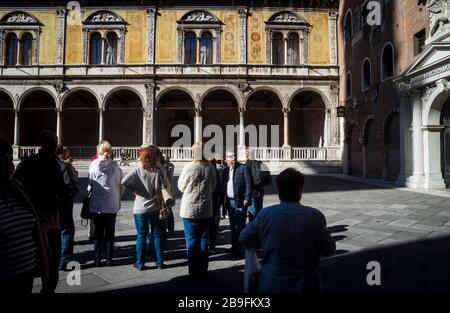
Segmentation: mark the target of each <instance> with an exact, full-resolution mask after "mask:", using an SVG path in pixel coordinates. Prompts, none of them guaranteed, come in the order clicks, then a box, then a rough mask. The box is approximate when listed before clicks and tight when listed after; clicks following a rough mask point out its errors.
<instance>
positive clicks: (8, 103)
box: [0, 88, 15, 144]
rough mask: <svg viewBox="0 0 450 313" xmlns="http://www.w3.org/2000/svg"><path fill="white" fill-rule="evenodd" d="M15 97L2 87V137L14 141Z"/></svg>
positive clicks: (0, 111)
mask: <svg viewBox="0 0 450 313" xmlns="http://www.w3.org/2000/svg"><path fill="white" fill-rule="evenodd" d="M14 107H15V105H14V98H13V97H11V94H10V93H9V92H7V91H6V90H4V89H2V88H0V138H1V139H4V140H6V141H8V142H9V143H10V144H13V143H15V142H14V139H15V138H14V119H15V112H14Z"/></svg>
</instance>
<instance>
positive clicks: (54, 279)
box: [41, 228, 61, 294]
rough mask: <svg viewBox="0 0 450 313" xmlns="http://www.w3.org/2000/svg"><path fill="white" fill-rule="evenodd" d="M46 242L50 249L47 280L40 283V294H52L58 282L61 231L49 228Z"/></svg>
mask: <svg viewBox="0 0 450 313" xmlns="http://www.w3.org/2000/svg"><path fill="white" fill-rule="evenodd" d="M47 240H48V244H49V248H50V255H49V258H48V270H49V277H48V280H47V281H45V282H43V283H42V289H41V293H46V294H48V293H54V292H55V289H56V286H58V281H59V269H58V267H59V260H60V258H61V230H60V229H59V228H50V229H49V230H48V231H47Z"/></svg>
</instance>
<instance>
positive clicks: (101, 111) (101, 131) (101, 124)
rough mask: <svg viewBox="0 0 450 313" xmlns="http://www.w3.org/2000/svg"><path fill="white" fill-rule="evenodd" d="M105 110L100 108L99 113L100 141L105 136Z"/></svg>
mask: <svg viewBox="0 0 450 313" xmlns="http://www.w3.org/2000/svg"><path fill="white" fill-rule="evenodd" d="M104 112H105V111H104V110H103V108H102V109H98V113H99V124H98V142H101V141H102V140H103V136H104V125H103V114H104Z"/></svg>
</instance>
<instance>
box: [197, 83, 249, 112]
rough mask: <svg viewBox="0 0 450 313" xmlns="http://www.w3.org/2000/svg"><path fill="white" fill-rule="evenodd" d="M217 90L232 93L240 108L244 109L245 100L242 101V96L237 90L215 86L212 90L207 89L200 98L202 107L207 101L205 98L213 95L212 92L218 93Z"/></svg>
mask: <svg viewBox="0 0 450 313" xmlns="http://www.w3.org/2000/svg"><path fill="white" fill-rule="evenodd" d="M217 90H224V91H227V92H229V93H231V94H232V95H233V96H234V98H235V99H236V101H237V103H238V105H239V107H240V108H242V107H243V100H242V97H241V94H240V93H239V92H238V91H237V90H235V89H233V88H229V87H225V86H215V87H211V88H209V89H207V90H206V91H205V92H204V93H203V95H202V96H201V98H200V101H199V105H200V107H202V104H203V101H204V100H205V98H206V97H207V96H208V95H209V94H211V93H212V92H214V91H217Z"/></svg>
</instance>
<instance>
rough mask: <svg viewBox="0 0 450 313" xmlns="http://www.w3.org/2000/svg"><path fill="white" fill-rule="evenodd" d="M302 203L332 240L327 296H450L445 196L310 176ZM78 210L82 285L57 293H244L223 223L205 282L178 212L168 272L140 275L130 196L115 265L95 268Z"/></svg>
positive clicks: (449, 211)
mask: <svg viewBox="0 0 450 313" xmlns="http://www.w3.org/2000/svg"><path fill="white" fill-rule="evenodd" d="M83 184H85V181H84V180H83V179H81V185H83ZM177 196H178V197H180V196H181V195H180V194H178V195H177ZM177 203H178V204H179V203H180V201H179V200H178V201H177ZM273 203H277V196H276V194H275V188H274V186H271V187H270V188H269V190H268V192H267V195H266V197H265V201H264V204H265V205H270V204H273ZM302 203H304V204H305V205H310V206H313V207H316V208H318V209H320V210H321V211H322V212H323V213H324V214H325V216H326V217H327V222H328V225H329V228H330V230H331V232H332V233H333V236H334V238H335V240H336V241H337V251H336V254H335V255H334V256H332V257H329V258H326V259H323V260H322V262H321V267H322V274H323V282H324V291H325V292H431V291H447V292H448V291H450V193H448V194H447V193H445V192H443V193H442V194H441V196H438V195H434V194H426V193H418V192H412V191H410V190H406V189H398V188H384V187H380V186H374V185H367V184H361V183H358V182H353V181H349V180H344V179H340V178H337V177H332V176H307V177H306V185H305V192H304V196H303V200H302ZM80 208H81V203H80V199H77V203H76V205H75V212H74V216H75V223H76V228H77V231H76V238H75V239H76V245H75V259H76V260H77V261H79V262H80V263H81V268H82V276H81V286H69V285H68V284H67V283H66V279H65V278H66V275H67V273H64V272H60V273H61V280H60V284H59V286H58V289H57V292H109V291H116V292H117V291H120V292H180V293H186V292H189V293H197V292H198V293H222V292H224V293H236V292H237V293H240V292H242V290H243V269H244V266H243V265H244V262H243V260H233V259H231V258H230V257H229V255H227V254H226V253H225V249H226V248H228V247H229V245H228V242H229V231H228V222H227V221H226V220H221V227H220V231H219V238H218V242H219V245H218V249H217V254H215V255H212V256H210V264H209V269H210V272H209V276H208V278H207V279H205V280H196V279H193V278H191V277H189V275H188V273H187V262H186V252H185V250H184V249H185V241H184V235H183V228H182V223H181V220H180V218H179V217H178V212H179V207H178V206H177V207H176V208H175V216H176V225H175V232H174V233H173V234H171V235H169V240H168V244H167V249H166V253H165V259H166V261H165V263H166V264H167V268H165V269H163V270H159V269H157V268H156V266H155V264H154V261H153V260H154V259H153V258H152V259H151V262H148V263H147V265H148V266H149V269H148V270H146V271H143V272H139V271H137V270H136V269H134V268H133V266H132V264H133V262H134V255H135V229H134V220H133V215H132V196H131V195H130V194H126V195H125V197H124V201H123V208H122V210H121V211H120V213H119V215H118V219H117V226H116V263H115V265H114V266H113V267H100V268H95V267H93V262H92V250H93V247H92V244H91V243H90V242H89V241H87V228H84V227H82V226H81V221H80V218H79V212H80ZM370 261H378V262H379V263H380V265H381V273H382V274H381V277H382V278H381V279H382V285H381V286H376V287H370V286H368V285H367V283H366V276H367V274H368V273H369V270H367V269H366V266H367V263H368V262H370ZM39 283H40V282H39V281H38V280H36V281H35V287H34V291H35V292H37V291H39V288H40V286H39Z"/></svg>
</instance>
